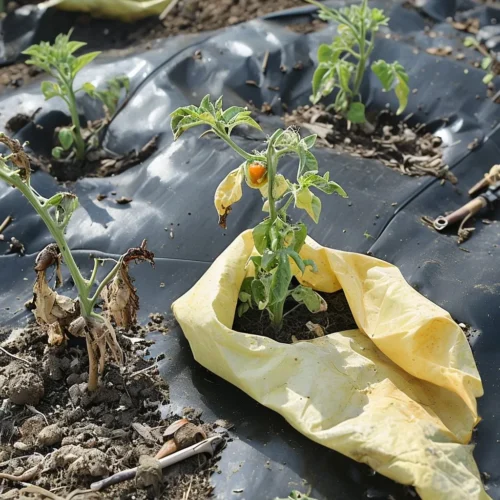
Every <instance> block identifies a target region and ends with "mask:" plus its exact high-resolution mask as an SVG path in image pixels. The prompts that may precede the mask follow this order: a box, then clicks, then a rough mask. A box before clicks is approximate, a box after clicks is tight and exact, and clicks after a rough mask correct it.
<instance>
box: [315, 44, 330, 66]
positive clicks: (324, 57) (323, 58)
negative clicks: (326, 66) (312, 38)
mask: <svg viewBox="0 0 500 500" xmlns="http://www.w3.org/2000/svg"><path fill="white" fill-rule="evenodd" d="M333 56H334V52H333V50H332V48H331V46H330V45H326V44H322V45H320V46H319V48H318V62H319V63H329V62H331V61H332V59H333Z"/></svg>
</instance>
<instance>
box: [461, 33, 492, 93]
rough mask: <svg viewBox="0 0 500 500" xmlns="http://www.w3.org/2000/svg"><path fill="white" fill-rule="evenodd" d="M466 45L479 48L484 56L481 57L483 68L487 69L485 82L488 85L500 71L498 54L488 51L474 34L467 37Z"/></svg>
mask: <svg viewBox="0 0 500 500" xmlns="http://www.w3.org/2000/svg"><path fill="white" fill-rule="evenodd" d="M464 45H465V46H466V47H471V48H474V49H476V50H478V51H479V52H480V53H481V55H482V56H483V58H482V59H481V68H482V69H484V70H485V71H486V75H484V78H483V83H484V84H486V85H488V84H489V83H490V82H491V81H492V80H493V78H495V76H496V75H498V73H499V63H498V61H497V59H496V55H495V54H494V53H493V52H492V53H490V52H488V50H487V49H485V48H484V47H483V46H482V45H481V44H480V43H479V42H478V41H477V40H476V39H475V38H474V37H473V36H468V37H465V40H464Z"/></svg>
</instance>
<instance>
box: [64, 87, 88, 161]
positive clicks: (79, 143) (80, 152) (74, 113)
mask: <svg viewBox="0 0 500 500" xmlns="http://www.w3.org/2000/svg"><path fill="white" fill-rule="evenodd" d="M68 95H69V103H68V105H69V112H70V113H71V121H72V122H73V128H74V130H73V135H74V137H75V147H76V157H77V158H78V159H79V160H83V159H84V158H85V143H84V142H83V138H82V132H81V128H80V117H79V116H78V109H77V107H76V97H75V93H74V92H73V89H72V88H71V87H70V86H68Z"/></svg>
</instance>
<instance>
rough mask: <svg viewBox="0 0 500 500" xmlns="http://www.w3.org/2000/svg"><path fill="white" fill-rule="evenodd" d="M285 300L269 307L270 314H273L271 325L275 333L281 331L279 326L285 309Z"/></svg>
mask: <svg viewBox="0 0 500 500" xmlns="http://www.w3.org/2000/svg"><path fill="white" fill-rule="evenodd" d="M285 300H286V299H285ZM285 300H282V301H281V302H277V303H276V304H274V305H273V306H271V312H272V314H273V320H272V325H273V328H274V330H275V331H279V330H281V326H282V323H283V309H284V307H285Z"/></svg>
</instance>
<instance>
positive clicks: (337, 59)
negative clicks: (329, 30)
mask: <svg viewBox="0 0 500 500" xmlns="http://www.w3.org/2000/svg"><path fill="white" fill-rule="evenodd" d="M306 1H307V2H309V3H311V4H313V5H316V6H317V7H319V9H320V10H319V17H320V18H321V19H323V20H325V21H335V22H336V23H338V28H337V32H338V35H337V36H336V37H335V38H334V39H333V42H332V43H331V44H330V45H326V44H322V45H320V47H319V49H318V67H317V68H316V71H315V72H314V76H313V80H312V88H313V94H312V96H311V101H312V102H313V103H314V104H316V103H317V102H319V101H320V100H321V98H322V97H325V96H327V95H329V94H331V93H332V92H333V90H334V89H338V92H337V96H336V98H335V102H334V103H333V105H332V106H333V109H334V110H335V112H337V113H339V114H341V115H343V116H344V117H345V118H346V119H347V120H349V121H351V122H352V123H364V122H365V121H366V117H365V105H364V104H363V102H362V100H361V94H360V89H361V84H362V82H363V77H364V74H365V71H366V68H367V65H368V63H369V60H370V55H371V53H372V52H373V49H374V42H375V40H374V36H375V33H376V32H377V31H378V30H379V28H380V27H381V26H385V25H387V23H388V22H389V18H388V17H387V16H386V15H385V14H384V12H383V11H382V10H380V9H370V8H369V7H368V0H363V1H362V3H361V5H352V6H350V7H343V8H340V9H331V8H329V7H326V6H325V5H323V4H322V3H319V2H316V1H315V0H306ZM371 69H372V71H373V72H374V73H375V75H376V76H377V77H378V79H379V80H380V82H381V83H382V87H383V88H384V90H385V91H388V90H391V89H394V92H395V94H396V97H397V98H398V101H399V108H398V110H397V114H400V113H402V112H403V111H404V109H405V108H406V105H407V103H408V94H409V90H410V89H409V87H408V75H407V73H406V71H405V69H404V68H403V66H402V65H401V64H400V63H398V62H397V61H396V62H393V63H390V64H389V63H387V62H385V61H384V60H382V59H381V60H378V61H375V62H374V63H373V64H372V66H371Z"/></svg>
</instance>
